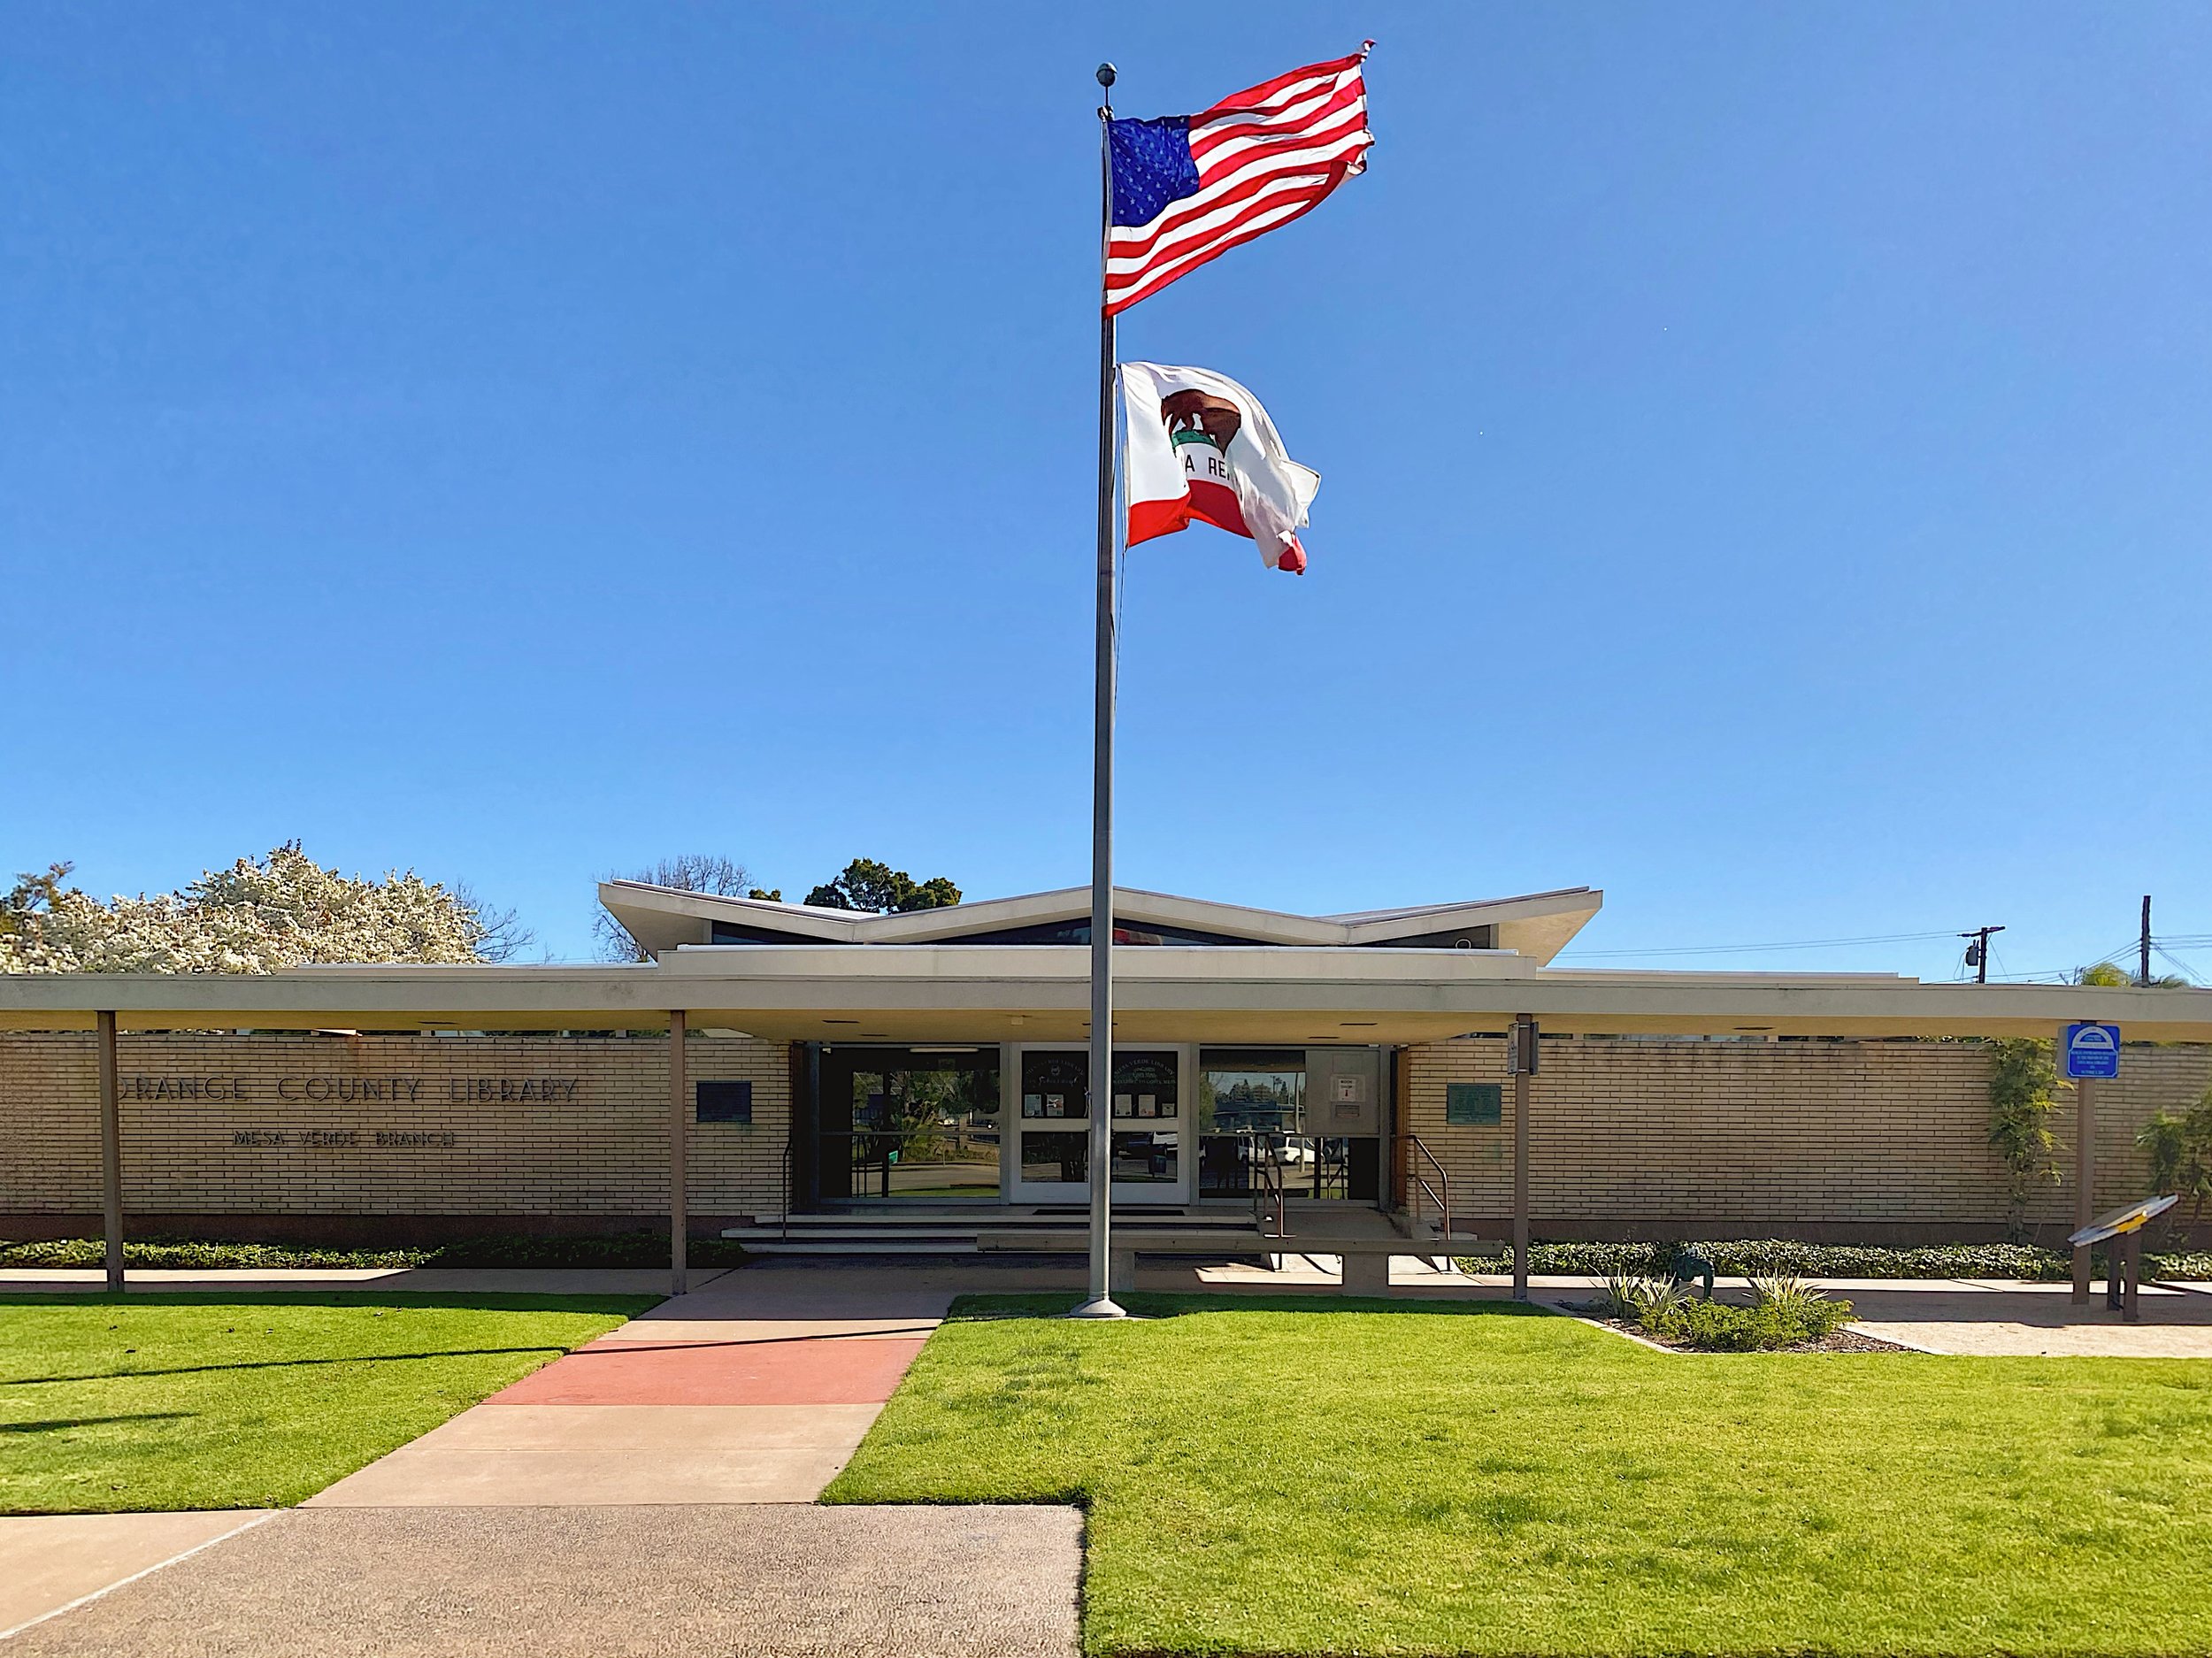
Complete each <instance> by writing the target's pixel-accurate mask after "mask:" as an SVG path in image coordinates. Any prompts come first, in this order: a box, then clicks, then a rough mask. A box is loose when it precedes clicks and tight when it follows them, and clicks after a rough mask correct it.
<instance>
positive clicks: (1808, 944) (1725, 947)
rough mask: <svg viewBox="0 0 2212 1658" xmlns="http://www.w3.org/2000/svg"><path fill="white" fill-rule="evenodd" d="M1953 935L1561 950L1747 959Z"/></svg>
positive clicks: (1568, 953) (1588, 953)
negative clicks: (1758, 954)
mask: <svg viewBox="0 0 2212 1658" xmlns="http://www.w3.org/2000/svg"><path fill="white" fill-rule="evenodd" d="M1958 936H1959V934H1957V933H1880V934H1878V935H1875V936H1872V937H1869V938H1863V939H1793V940H1787V941H1786V942H1782V943H1776V944H1675V945H1666V946H1663V947H1660V948H1654V949H1648V950H1563V951H1561V952H1560V959H1561V960H1564V959H1566V958H1567V957H1568V956H1577V957H1586V956H1748V955H1752V954H1755V953H1756V952H1758V951H1762V950H1827V949H1842V948H1847V947H1848V946H1851V945H1856V944H1916V943H1921V942H1924V941H1925V940H1929V939H1950V938H1956V937H1958Z"/></svg>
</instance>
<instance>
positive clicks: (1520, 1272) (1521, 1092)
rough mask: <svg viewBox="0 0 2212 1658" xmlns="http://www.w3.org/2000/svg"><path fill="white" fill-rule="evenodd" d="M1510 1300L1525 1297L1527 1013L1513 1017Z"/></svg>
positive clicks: (1531, 1027)
mask: <svg viewBox="0 0 2212 1658" xmlns="http://www.w3.org/2000/svg"><path fill="white" fill-rule="evenodd" d="M1509 1040H1511V1041H1512V1043H1513V1045H1514V1052H1515V1059H1514V1065H1513V1299H1514V1300H1515V1301H1526V1300H1527V1299H1528V1109H1529V1073H1530V1072H1531V1071H1534V1070H1535V1069H1536V1021H1535V1020H1534V1018H1532V1017H1531V1016H1529V1015H1528V1014H1525V1013H1523V1014H1517V1015H1516V1016H1515V1017H1514V1020H1513V1034H1512V1036H1511V1038H1510V1039H1509Z"/></svg>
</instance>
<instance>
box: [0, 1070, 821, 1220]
mask: <svg viewBox="0 0 2212 1658" xmlns="http://www.w3.org/2000/svg"><path fill="white" fill-rule="evenodd" d="M117 1046H118V1059H119V1075H120V1078H121V1083H122V1093H123V1100H122V1120H123V1138H124V1147H125V1156H124V1201H125V1204H126V1206H127V1209H129V1211H130V1212H131V1213H132V1214H133V1215H134V1217H141V1219H140V1224H161V1223H162V1219H163V1217H169V1218H170V1219H172V1220H173V1221H174V1223H175V1224H208V1223H213V1224H220V1225H222V1226H223V1227H224V1229H225V1230H227V1231H228V1232H234V1233H239V1232H256V1233H259V1234H263V1235H270V1236H282V1235H301V1236H323V1237H333V1236H340V1235H344V1234H347V1233H349V1232H350V1233H355V1234H358V1235H363V1236H366V1235H371V1234H373V1233H382V1234H385V1235H390V1234H391V1233H392V1232H395V1230H405V1231H410V1232H416V1233H419V1234H439V1233H449V1232H462V1231H468V1230H471V1229H482V1228H487V1227H497V1228H499V1229H502V1230H507V1229H518V1230H522V1229H533V1230H534V1229H539V1228H544V1229H558V1230H580V1231H595V1230H603V1229H619V1228H621V1227H623V1226H626V1225H656V1224H664V1220H663V1218H662V1217H665V1216H666V1214H667V1212H668V1197H667V1193H668V1184H667V1182H668V1040H667V1038H666V1036H665V1035H641V1036H637V1037H568V1036H559V1035H537V1034H527V1035H512V1036H449V1037H448V1036H406V1035H393V1036H313V1035H281V1034H266V1035H251V1036H235V1035H181V1034H177V1035H170V1034H144V1035H140V1034H133V1033H130V1032H126V1033H124V1034H123V1035H122V1036H121V1037H120V1038H119V1040H118V1045H117ZM686 1051H687V1070H688V1071H689V1073H690V1075H691V1076H692V1078H695V1079H699V1080H707V1081H721V1080H728V1081H740V1080H741V1081H749V1082H750V1083H751V1084H752V1111H753V1120H752V1122H751V1123H749V1124H741V1123H716V1122H709V1123H699V1124H695V1125H694V1127H693V1129H692V1140H691V1149H690V1178H689V1182H688V1186H689V1199H690V1205H691V1209H692V1211H693V1214H694V1215H695V1217H697V1219H698V1220H699V1222H700V1223H701V1224H702V1225H705V1224H710V1223H722V1224H726V1220H725V1217H728V1218H730V1219H734V1218H736V1217H751V1216H752V1215H755V1214H772V1213H775V1212H777V1211H778V1210H779V1209H780V1206H781V1202H782V1178H783V1151H784V1141H785V1137H786V1134H787V1129H788V1125H789V1123H790V1117H791V1075H790V1065H789V1059H788V1050H787V1048H785V1047H784V1046H783V1045H782V1044H780V1043H770V1042H761V1041H755V1040H751V1039H750V1038H746V1037H733V1036H732V1037H726V1036H721V1035H718V1034H699V1035H695V1036H694V1037H693V1038H692V1040H691V1041H690V1042H689V1043H688V1045H687V1050H686ZM95 1063H96V1062H95V1058H94V1049H93V1039H92V1037H91V1036H90V1035H88V1034H87V1035H63V1034H48V1033H35V1034H34V1033H6V1032H0V1228H4V1230H5V1232H9V1233H12V1234H13V1235H17V1236H21V1235H25V1234H27V1233H29V1234H46V1235H50V1234H51V1233H53V1232H57V1231H64V1230H69V1229H68V1228H66V1227H64V1226H61V1225H59V1224H42V1223H45V1222H50V1223H58V1222H60V1221H61V1220H63V1219H64V1218H65V1217H75V1218H77V1219H79V1220H81V1218H82V1217H87V1216H93V1217H96V1216H97V1215H98V1213H99V1211H100V1150H99V1128H98V1117H97V1111H96V1079H95ZM203 1217H204V1219H203ZM342 1217H358V1218H359V1219H360V1220H362V1221H364V1222H367V1221H373V1220H379V1219H387V1218H388V1217H413V1221H414V1224H411V1225H410V1226H408V1227H406V1228H403V1229H395V1228H394V1227H392V1226H391V1225H389V1224H385V1225H381V1226H378V1225H372V1224H357V1225H348V1224H344V1223H343V1219H342ZM249 1219H250V1220H252V1221H253V1222H254V1223H256V1224H251V1225H245V1224H241V1223H242V1222H245V1221H247V1220H249Z"/></svg>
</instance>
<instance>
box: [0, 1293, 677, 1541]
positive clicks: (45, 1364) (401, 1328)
mask: <svg viewBox="0 0 2212 1658" xmlns="http://www.w3.org/2000/svg"><path fill="white" fill-rule="evenodd" d="M655 1300H656V1298H655V1297H653V1296H649V1295H643V1296H641V1295H629V1296H541V1295H467V1296H442V1295H396V1294H386V1295H375V1294H369V1293H281V1294H261V1295H222V1296H215V1295H161V1294H147V1295H140V1294H131V1295H127V1296H117V1295H23V1296H9V1297H0V1513H6V1514H82V1513H104V1512H111V1511H117V1510H124V1509H143V1508H265V1507H275V1506H280V1505H283V1504H288V1503H294V1502H297V1501H300V1500H301V1499H303V1498H305V1497H309V1496H312V1495H313V1494H314V1493H316V1492H318V1491H320V1490H321V1489H322V1488H323V1487H324V1486H326V1485H329V1484H330V1483H331V1482H332V1481H333V1480H335V1479H339V1478H342V1477H344V1476H345V1475H347V1474H349V1473H351V1472H352V1471H353V1470H355V1469H357V1468H359V1467H361V1466H362V1465H364V1464H365V1463H367V1462H372V1461H373V1460H374V1459H375V1458H377V1457H379V1456H381V1455H384V1453H385V1452H387V1451H389V1450H392V1449H394V1448H395V1447H398V1446H400V1445H403V1444H404V1443H406V1442H407V1441H408V1440H409V1439H414V1438H415V1437H416V1436H418V1435H419V1434H422V1433H426V1432H429V1431H430V1430H431V1429H432V1428H434V1427H436V1426H437V1425H438V1424H440V1423H441V1422H443V1421H445V1420H446V1418H448V1417H449V1416H453V1415H455V1414H456V1413H457V1412H459V1411H461V1410H464V1409H467V1408H468V1407H469V1406H470V1405H472V1404H474V1403H476V1402H477V1401H479V1400H480V1399H482V1398H484V1397H485V1396H486V1395H487V1394H488V1393H495V1392H496V1391H497V1390H498V1389H500V1388H502V1387H504V1386H506V1385H507V1384H508V1383H510V1382H511V1381H514V1380H515V1379H517V1378H519V1377H522V1376H526V1375H527V1374H528V1373H529V1372H530V1371H532V1370H536V1369H537V1368H538V1367H539V1366H541V1365H542V1364H545V1363H546V1362H549V1361H550V1360H552V1359H555V1358H557V1357H559V1356H560V1355H562V1354H563V1353H565V1352H566V1351H568V1350H569V1349H571V1348H572V1347H580V1346H581V1345H582V1344H583V1343H585V1342H587V1341H589V1340H591V1339H593V1338H594V1337H595V1336H598V1335H602V1334H603V1333H604V1332H607V1331H609V1330H611V1329H613V1328H614V1327H615V1326H616V1325H618V1324H621V1323H622V1322H623V1321H624V1320H625V1319H626V1318H627V1317H629V1316H631V1315H633V1314H634V1313H637V1312H641V1311H642V1310H643V1309H646V1308H648V1307H650V1306H651V1305H653V1303H654V1301H655Z"/></svg>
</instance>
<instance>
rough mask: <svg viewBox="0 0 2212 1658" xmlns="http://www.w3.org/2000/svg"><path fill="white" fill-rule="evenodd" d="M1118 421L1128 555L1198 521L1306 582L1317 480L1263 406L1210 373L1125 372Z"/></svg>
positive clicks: (1147, 367)
mask: <svg viewBox="0 0 2212 1658" xmlns="http://www.w3.org/2000/svg"><path fill="white" fill-rule="evenodd" d="M1121 419H1122V488H1123V491H1124V494H1123V499H1124V500H1125V501H1126V502H1127V503H1128V510H1129V545H1131V546H1135V545H1136V544H1137V543H1138V542H1139V541H1150V540H1151V539H1152V538H1153V537H1154V536H1156V535H1172V534H1173V533H1175V532H1176V531H1178V530H1179V529H1181V528H1182V527H1183V526H1185V525H1186V524H1189V523H1191V522H1193V521H1194V520H1195V521H1196V522H1199V523H1202V524H1210V525H1212V526H1215V527H1216V528H1217V529H1224V530H1226V531H1228V532H1229V533H1231V534H1232V535H1244V536H1249V537H1250V538H1251V539H1252V540H1253V541H1256V542H1258V543H1259V549H1260V557H1262V558H1263V559H1264V560H1266V562H1267V567H1268V568H1269V569H1270V570H1287V571H1289V572H1291V573H1292V574H1293V575H1303V574H1304V573H1305V569H1306V551H1305V549H1304V548H1302V547H1301V546H1299V545H1298V532H1299V530H1300V529H1302V527H1304V525H1305V522H1306V509H1307V508H1309V507H1310V506H1311V505H1312V504H1313V497H1314V492H1315V491H1316V490H1317V489H1319V488H1320V487H1321V474H1320V473H1318V472H1314V471H1312V470H1311V469H1310V468H1309V467H1304V466H1301V465H1300V464H1298V463H1297V462H1296V461H1294V460H1293V459H1291V458H1290V457H1289V456H1287V455H1286V454H1285V453H1284V452H1283V441H1282V439H1281V438H1279V437H1278V436H1276V435H1275V423H1274V422H1273V421H1272V420H1270V419H1269V418H1267V411H1266V410H1264V409H1263V408H1261V407H1260V404H1259V399H1258V398H1256V397H1255V396H1253V395H1252V394H1251V393H1250V392H1248V391H1247V390H1245V389H1244V388H1243V387H1241V386H1240V385H1238V384H1237V383H1236V381H1234V380H1231V379H1230V378H1229V377H1228V376H1227V375H1226V374H1217V373H1215V372H1213V371H1212V370H1211V369H1203V368H1170V367H1168V366H1167V365H1165V364H1163V363H1124V364H1123V365H1121Z"/></svg>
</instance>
